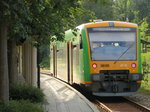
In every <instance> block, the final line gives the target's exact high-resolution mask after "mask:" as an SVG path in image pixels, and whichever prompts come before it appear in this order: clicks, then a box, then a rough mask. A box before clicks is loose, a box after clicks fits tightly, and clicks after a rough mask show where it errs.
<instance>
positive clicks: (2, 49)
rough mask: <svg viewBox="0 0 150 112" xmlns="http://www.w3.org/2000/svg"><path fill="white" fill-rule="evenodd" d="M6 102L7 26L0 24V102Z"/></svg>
mask: <svg viewBox="0 0 150 112" xmlns="http://www.w3.org/2000/svg"><path fill="white" fill-rule="evenodd" d="M8 100H9V79H8V62H7V24H5V23H0V101H2V102H7V101H8Z"/></svg>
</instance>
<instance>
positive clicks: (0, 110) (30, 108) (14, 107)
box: [0, 100, 44, 112]
mask: <svg viewBox="0 0 150 112" xmlns="http://www.w3.org/2000/svg"><path fill="white" fill-rule="evenodd" d="M0 112H44V109H43V108H42V107H41V106H39V105H38V104H34V103H31V102H30V101H29V100H19V101H15V100H12V101H9V102H8V103H6V104H0Z"/></svg>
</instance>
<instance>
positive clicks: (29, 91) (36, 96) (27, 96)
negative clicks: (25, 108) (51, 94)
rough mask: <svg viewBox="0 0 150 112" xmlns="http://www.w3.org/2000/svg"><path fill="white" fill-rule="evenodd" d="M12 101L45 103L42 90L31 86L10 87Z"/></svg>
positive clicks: (16, 85) (18, 85) (17, 85)
mask: <svg viewBox="0 0 150 112" xmlns="http://www.w3.org/2000/svg"><path fill="white" fill-rule="evenodd" d="M10 99H11V100H22V99H23V100H30V101H31V102H36V103H44V102H45V99H44V94H43V92H42V90H40V89H39V88H36V87H34V86H31V85H29V84H25V83H23V84H15V85H11V86H10Z"/></svg>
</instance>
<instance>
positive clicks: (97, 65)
mask: <svg viewBox="0 0 150 112" xmlns="http://www.w3.org/2000/svg"><path fill="white" fill-rule="evenodd" d="M140 54H141V45H140V33H139V29H138V26H137V25H136V24H134V23H129V22H119V21H101V22H91V23H86V24H82V25H80V26H78V27H76V31H75V30H68V31H66V33H65V41H64V42H55V43H53V44H52V45H51V71H52V73H53V75H54V76H55V77H58V78H60V79H62V80H64V81H66V82H68V83H71V84H72V83H77V84H81V85H83V86H84V87H85V88H87V89H89V90H90V91H91V92H92V93H93V94H94V95H97V96H129V95H133V94H135V93H136V91H137V90H138V88H139V87H140V84H141V81H142V73H141V55H140Z"/></svg>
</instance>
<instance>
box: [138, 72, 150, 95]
mask: <svg viewBox="0 0 150 112" xmlns="http://www.w3.org/2000/svg"><path fill="white" fill-rule="evenodd" d="M138 92H139V93H142V94H145V95H149V96H150V74H145V77H144V82H143V83H142V85H141V88H140V89H139V90H138Z"/></svg>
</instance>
